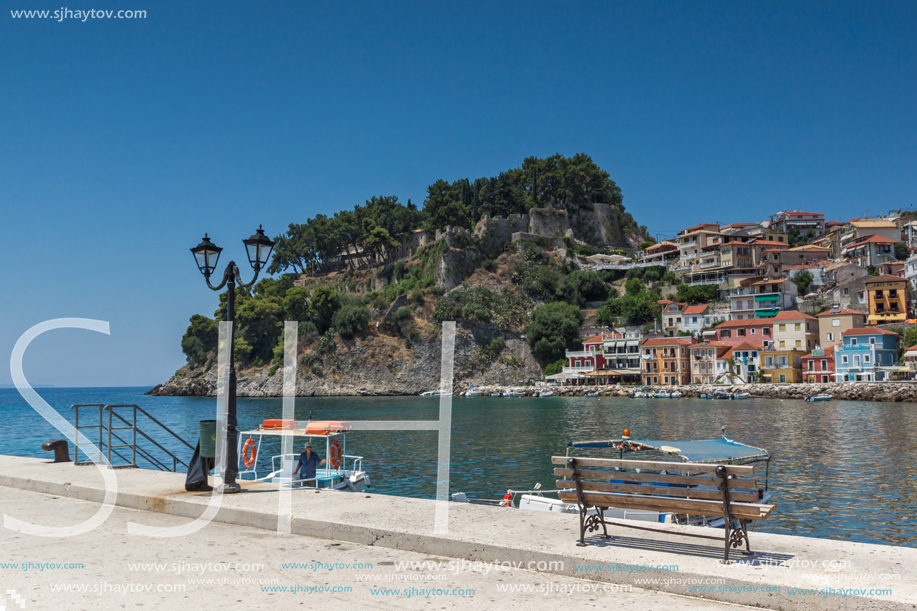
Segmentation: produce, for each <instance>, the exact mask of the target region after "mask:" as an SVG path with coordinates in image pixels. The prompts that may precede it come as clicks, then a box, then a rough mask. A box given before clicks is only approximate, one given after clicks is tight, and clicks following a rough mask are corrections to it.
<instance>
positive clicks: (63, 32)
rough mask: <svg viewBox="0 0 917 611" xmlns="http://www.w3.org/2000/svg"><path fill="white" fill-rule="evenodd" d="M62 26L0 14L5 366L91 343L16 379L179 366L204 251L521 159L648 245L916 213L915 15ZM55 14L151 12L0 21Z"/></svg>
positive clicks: (369, 6) (219, 11)
mask: <svg viewBox="0 0 917 611" xmlns="http://www.w3.org/2000/svg"><path fill="white" fill-rule="evenodd" d="M80 2H81V4H80V5H79V6H73V5H72V3H69V4H68V3H58V4H56V5H55V4H53V3H52V2H50V1H49V0H3V2H2V3H0V5H2V6H3V9H4V10H3V13H0V58H2V59H0V117H2V128H0V185H2V186H0V201H2V208H0V209H2V224H3V234H2V239H0V254H2V257H0V261H2V271H3V274H2V278H3V280H4V284H3V297H2V300H0V303H2V306H0V354H2V355H3V363H7V362H8V358H9V354H10V352H11V350H12V347H13V344H14V343H15V341H16V339H17V338H18V337H19V335H20V334H21V333H22V332H24V331H25V330H26V329H27V328H29V327H30V326H32V325H34V324H36V323H39V322H41V321H44V320H47V319H50V318H57V317H86V318H96V319H102V320H107V321H109V322H110V323H111V336H108V337H106V336H102V335H98V334H94V333H91V332H84V331H58V332H54V333H52V334H50V335H47V336H45V337H43V338H41V339H39V340H36V342H35V343H34V344H33V346H32V349H31V350H30V352H29V354H28V356H27V359H26V374H27V375H28V376H29V377H30V378H31V380H32V381H34V382H35V383H43V384H53V385H57V386H68V385H71V386H91V385H112V386H116V385H117V386H126V385H152V384H154V383H156V382H160V381H164V380H165V379H166V378H167V377H168V376H169V375H170V374H171V373H173V372H174V370H175V369H176V368H178V367H179V366H181V365H182V364H183V362H184V357H183V355H182V353H181V350H180V347H179V341H180V337H181V334H182V333H183V331H184V329H185V327H186V326H187V324H188V317H189V316H190V315H191V314H193V313H195V312H202V313H206V314H208V315H209V314H212V312H213V310H214V308H215V306H216V302H217V297H216V294H215V293H212V292H211V291H209V290H208V289H206V288H205V287H204V284H203V280H202V278H201V276H200V274H199V273H198V271H197V270H196V268H195V267H194V263H193V261H192V258H191V255H190V253H189V252H188V248H190V247H191V246H194V245H195V244H197V242H198V241H199V240H200V238H201V235H202V234H203V233H204V232H205V231H208V232H209V233H210V235H211V237H213V239H214V241H215V242H216V243H217V244H219V245H221V246H223V247H224V248H225V249H226V250H225V251H224V256H225V257H226V259H225V260H228V259H229V258H230V257H234V258H236V259H237V261H239V260H243V259H244V254H243V247H242V243H241V239H242V238H244V237H247V236H248V235H250V234H251V233H252V231H253V230H254V229H255V228H256V227H257V226H258V224H259V223H263V224H264V227H265V229H267V230H268V232H269V233H270V234H271V235H276V234H277V233H280V232H281V231H283V230H284V229H285V228H286V225H287V224H288V223H290V222H300V221H303V220H304V219H306V218H307V217H309V216H312V215H314V214H316V213H319V212H323V213H326V214H332V213H334V212H335V211H337V210H339V209H341V208H344V207H351V206H353V205H354V204H356V203H360V202H362V201H363V200H365V199H366V198H368V197H369V196H371V195H377V194H393V195H397V196H398V197H399V198H401V200H402V201H406V200H407V199H408V198H411V199H412V200H413V201H414V202H415V203H418V204H420V203H421V202H422V201H423V197H424V193H425V188H426V186H427V185H428V184H430V183H431V182H433V181H434V180H436V179H437V178H445V179H447V180H454V179H456V178H460V177H466V176H467V177H472V178H473V177H478V176H491V175H494V174H496V173H498V172H500V171H501V170H504V169H507V168H511V167H515V166H516V165H518V164H519V163H520V162H521V161H522V159H523V158H524V157H526V156H529V155H537V156H545V155H551V154H554V153H558V152H559V153H563V154H573V153H577V152H585V153H588V154H589V155H591V156H592V157H593V159H594V160H595V161H596V162H597V163H598V164H599V165H601V166H602V167H603V168H605V169H607V170H608V171H609V172H610V173H611V175H612V177H613V178H614V179H615V180H616V181H617V183H618V184H619V185H620V187H621V189H622V190H623V192H624V202H625V205H626V207H627V209H628V210H629V211H630V212H631V213H633V215H634V216H635V217H636V219H637V221H638V222H639V223H641V224H645V225H647V226H648V227H649V229H650V231H651V232H652V233H657V232H659V233H662V234H664V235H669V234H673V233H674V232H676V231H677V230H679V229H681V228H683V227H685V226H688V225H693V224H696V223H698V222H702V221H720V222H723V223H725V222H730V221H749V220H761V219H763V218H766V217H767V215H769V214H772V213H774V212H776V211H778V210H782V209H785V208H789V209H794V208H802V209H806V210H810V209H811V210H816V211H824V212H826V213H827V214H828V215H829V218H835V219H844V218H845V217H846V218H849V217H851V216H862V215H864V214H865V213H866V212H867V211H868V212H869V213H871V214H875V213H878V212H880V211H885V210H888V209H890V208H898V207H901V206H905V207H907V206H912V205H914V204H917V172H915V165H917V163H915V162H917V144H915V134H917V129H915V128H917V113H915V111H914V110H915V108H917V78H915V75H917V37H915V36H914V32H915V30H917V4H915V3H913V2H881V3H865V2H864V3H847V2H822V3H818V2H805V3H801V2H789V3H780V2H759V3H755V4H744V3H738V2H724V3H708V2H691V3H688V2H661V3H652V2H575V1H574V2H550V3H546V2H518V3H509V2H500V3H494V2H482V3H472V2H460V3H449V4H447V3H441V2H416V3H413V2H375V3H369V2H365V3H361V2H356V3H354V2H322V3H317V2H251V1H247V2H219V3H216V2H209V3H200V2H198V3H195V2H177V1H170V2H151V1H150V0H131V1H130V2H126V1H125V2H119V3H112V2H105V1H102V0H86V1H83V0H80ZM61 4H68V8H70V9H71V10H73V9H91V8H95V9H112V8H113V9H123V8H131V9H145V10H147V11H148V16H147V18H146V19H142V20H117V19H111V20H103V19H90V20H88V21H87V22H85V23H84V22H81V21H76V20H67V21H64V22H61V23H59V22H57V21H53V20H37V19H33V20H26V19H13V18H12V16H11V15H10V12H9V10H7V9H23V8H24V9H51V10H54V9H58V8H60V5H61ZM495 5H496V6H495ZM225 260H224V262H225ZM245 267H246V276H247V275H248V274H249V273H250V272H249V270H248V269H247V266H245ZM9 382H10V376H9V368H8V365H6V364H4V365H3V366H2V367H0V384H4V383H9Z"/></svg>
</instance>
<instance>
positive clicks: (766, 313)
mask: <svg viewBox="0 0 917 611" xmlns="http://www.w3.org/2000/svg"><path fill="white" fill-rule="evenodd" d="M779 313H780V311H779V310H761V311H756V312H755V318H773V317H774V316H776V315H777V314H779Z"/></svg>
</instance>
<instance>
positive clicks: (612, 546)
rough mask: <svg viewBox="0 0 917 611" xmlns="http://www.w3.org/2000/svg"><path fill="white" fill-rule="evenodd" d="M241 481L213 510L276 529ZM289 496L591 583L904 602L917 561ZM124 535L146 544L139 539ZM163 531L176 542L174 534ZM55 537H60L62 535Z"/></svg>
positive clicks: (425, 541)
mask: <svg viewBox="0 0 917 611" xmlns="http://www.w3.org/2000/svg"><path fill="white" fill-rule="evenodd" d="M115 474H116V476H117V480H118V486H119V493H118V499H117V504H118V505H119V506H121V507H128V508H133V509H140V510H144V511H151V512H157V513H165V514H169V515H171V516H183V517H184V518H194V517H197V516H199V515H200V514H201V513H202V511H203V510H204V507H205V506H206V504H207V502H208V499H209V496H210V495H209V493H205V494H201V493H187V492H185V491H184V489H183V482H184V476H183V475H181V474H173V473H161V472H156V471H144V470H136V469H132V470H118V471H116V472H115ZM0 486H6V487H12V488H19V489H23V490H29V491H35V492H42V493H46V494H52V495H55V496H59V497H66V498H69V499H81V500H89V501H93V502H96V503H98V502H100V501H101V500H102V498H103V497H104V487H103V486H102V478H101V475H100V472H99V470H98V469H97V468H95V467H92V466H87V467H75V466H73V465H72V464H52V463H50V462H48V461H47V460H43V459H34V458H18V457H9V456H0ZM247 487H248V490H249V491H248V492H245V493H243V494H238V495H232V496H225V497H223V501H222V506H221V508H220V510H219V513H218V514H217V516H216V518H215V521H217V522H221V523H224V524H234V525H238V526H245V527H254V528H259V529H263V531H262V532H265V531H274V530H276V525H277V507H278V504H277V503H278V496H279V495H277V494H276V492H274V491H272V490H270V489H268V488H267V487H266V486H264V485H262V486H251V485H247ZM2 492H3V493H5V492H6V490H2ZM292 500H293V506H292V513H293V521H292V533H293V534H297V535H305V536H308V537H315V538H318V539H325V540H330V541H335V542H339V543H344V542H349V543H354V544H360V545H364V546H372V547H373V548H387V549H388V550H392V549H394V550H399V551H407V552H415V553H420V554H425V555H438V556H442V557H446V558H450V559H458V560H462V561H466V562H468V563H475V562H476V563H482V566H483V563H488V562H490V563H493V562H497V561H499V562H509V563H523V566H529V565H530V563H533V564H531V566H532V567H533V568H535V569H537V570H539V572H540V574H541V579H547V580H551V579H557V578H559V577H576V578H584V579H587V580H588V581H589V582H591V583H595V584H608V585H628V586H634V587H637V588H641V589H643V590H652V591H655V592H660V593H666V594H679V595H687V596H691V597H694V598H703V599H707V600H716V601H721V602H729V603H736V604H745V605H755V606H761V607H766V608H772V609H786V610H790V609H793V610H795V609H827V608H831V609H835V608H839V607H840V608H845V609H883V610H885V609H914V606H913V601H915V600H917V576H915V575H917V572H915V571H914V570H913V568H912V567H914V566H917V550H915V549H910V548H896V547H892V546H880V545H868V544H862V543H851V542H844V541H831V540H824V539H814V538H807V537H790V536H784V535H774V534H768V533H759V532H754V531H752V532H751V533H750V539H751V545H752V549H753V550H754V551H755V552H756V553H755V554H754V556H752V557H751V558H744V559H743V558H742V557H741V556H739V555H737V556H736V558H737V559H738V560H740V561H739V562H736V563H734V564H731V565H728V566H725V565H722V564H720V563H719V562H718V560H719V558H721V555H722V543H717V542H715V541H709V542H707V541H704V542H702V543H698V542H697V541H698V540H696V539H686V538H684V537H678V536H675V535H676V534H677V533H698V532H703V533H704V534H711V533H710V531H709V530H707V529H696V528H692V527H684V526H674V525H667V526H665V529H666V530H667V531H669V532H667V533H649V532H643V531H633V530H629V529H623V528H617V527H611V528H610V529H609V531H610V534H611V535H612V538H611V539H609V540H606V541H601V540H598V539H595V538H594V537H593V538H592V542H593V545H590V546H589V547H584V548H581V547H577V546H576V545H575V543H576V534H577V519H576V517H575V516H569V515H560V514H548V513H539V512H525V511H518V510H511V509H502V508H493V507H484V506H475V505H467V504H459V503H451V504H450V507H449V514H450V515H449V517H450V519H449V531H448V533H446V534H434V532H433V516H434V505H435V503H434V502H432V501H429V500H425V499H413V498H403V497H392V496H383V495H376V494H363V493H348V492H321V493H316V492H314V491H305V490H302V491H295V493H294V494H293V499H292ZM70 505H71V503H69V502H63V503H62V504H61V513H62V515H64V516H67V515H69V514H70V509H69V508H70ZM777 510H778V511H779V507H778V508H777ZM7 513H9V514H10V515H13V516H14V517H17V518H20V519H28V516H29V511H28V509H27V508H22V509H20V510H19V511H17V512H12V511H7ZM142 515H143V517H148V514H142ZM34 521H35V522H39V520H38V519H37V518H36V519H35V520H34ZM78 521H79V520H77V519H76V518H73V519H72V520H70V522H71V523H75V522H78ZM135 521H140V520H139V519H138V520H135ZM184 521H185V522H187V521H188V520H184ZM217 526H218V525H216V524H211V525H210V526H208V527H207V529H210V528H215V527H217ZM124 532H125V535H126V531H124ZM264 536H265V537H267V536H268V534H267V533H266V532H265V535H264ZM270 536H271V537H273V535H270ZM136 541H137V543H136V544H137V545H142V546H146V545H152V543H149V542H148V541H151V540H148V539H136ZM172 541H173V545H180V546H181V549H184V546H185V544H184V543H183V542H182V540H181V539H172ZM60 543H61V544H62V545H64V546H66V545H68V543H67V540H60ZM265 547H266V548H267V547H269V546H265ZM364 549H365V548H364ZM392 587H396V586H394V585H393V586H392Z"/></svg>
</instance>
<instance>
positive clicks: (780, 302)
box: [751, 278, 799, 318]
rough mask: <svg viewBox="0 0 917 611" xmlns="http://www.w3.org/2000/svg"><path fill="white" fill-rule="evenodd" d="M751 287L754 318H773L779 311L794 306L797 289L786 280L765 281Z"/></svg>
mask: <svg viewBox="0 0 917 611" xmlns="http://www.w3.org/2000/svg"><path fill="white" fill-rule="evenodd" d="M751 286H752V288H753V289H754V301H755V318H773V317H774V316H776V315H777V313H778V312H780V311H781V310H789V309H791V308H793V307H795V306H796V296H797V295H798V293H799V289H797V288H796V284H795V283H793V282H791V281H790V280H787V279H786V278H775V279H765V280H762V281H760V282H755V283H752V285H751Z"/></svg>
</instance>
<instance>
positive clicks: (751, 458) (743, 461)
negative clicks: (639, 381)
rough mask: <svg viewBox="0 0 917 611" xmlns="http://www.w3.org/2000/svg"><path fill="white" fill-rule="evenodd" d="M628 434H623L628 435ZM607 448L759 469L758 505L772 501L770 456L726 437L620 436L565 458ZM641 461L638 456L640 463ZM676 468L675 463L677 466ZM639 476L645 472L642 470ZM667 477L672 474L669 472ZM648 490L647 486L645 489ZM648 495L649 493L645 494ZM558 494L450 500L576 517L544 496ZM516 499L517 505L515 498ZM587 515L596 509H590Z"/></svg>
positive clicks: (674, 518)
mask: <svg viewBox="0 0 917 611" xmlns="http://www.w3.org/2000/svg"><path fill="white" fill-rule="evenodd" d="M627 432H628V431H625V433H627ZM594 448H609V449H611V450H614V451H617V453H618V456H617V457H623V456H624V454H625V453H630V452H641V453H647V454H649V456H647V457H646V458H647V459H650V460H652V459H654V458H660V459H669V460H671V458H672V457H673V456H676V457H678V458H679V459H681V461H682V462H690V463H715V464H726V465H754V466H758V465H762V464H763V466H764V468H765V472H764V477H763V483H764V487H763V488H761V489H759V490H758V496H759V498H760V501H759V502H761V503H767V501H768V500H769V499H770V498H771V495H770V493H769V492H768V475H769V465H770V459H771V456H770V454H769V453H768V451H767V450H765V449H763V448H756V447H754V446H749V445H746V444H743V443H739V442H737V441H734V440H732V439H729V438H727V437H726V436H725V434H724V435H723V436H722V438H721V439H708V440H699V441H654V440H634V439H630V438H629V437H628V436H626V435H625V436H622V438H621V439H611V440H602V441H574V442H570V443H568V444H567V455H568V456H569V455H570V452H571V450H574V449H594ZM643 458H644V457H643V456H641V457H640V459H643ZM676 464H677V463H676ZM642 472H647V471H646V470H643V471H642ZM669 472H670V473H674V471H672V470H669ZM621 477H622V479H626V472H622V474H621ZM647 488H648V489H650V487H649V486H647ZM695 488H696V489H697V490H698V491H709V490H717V488H716V487H715V486H696V487H695ZM648 491H649V490H648ZM558 492H560V490H541V484H536V485H535V487H534V489H532V490H507V492H506V495H505V496H504V497H503V500H502V501H495V500H484V499H482V500H477V499H468V498H467V497H466V495H465V494H464V493H457V494H453V495H452V497H453V500H456V501H460V502H470V503H481V504H489V505H496V504H498V503H499V504H501V505H502V506H504V507H515V508H517V509H526V510H530V511H549V512H553V513H573V514H578V513H579V506H578V505H577V504H576V503H568V502H566V501H563V500H561V499H559V498H553V497H551V496H546V495H548V494H556V493H558ZM517 497H518V503H517V502H516V498H517ZM589 511H590V513H591V512H593V511H595V509H590V510H589ZM604 513H605V517H606V518H618V519H624V520H637V521H643V522H657V523H664V524H690V525H694V526H709V527H713V528H722V527H723V519H722V518H720V519H716V518H714V519H710V518H706V517H703V516H689V515H685V514H674V513H672V512H662V511H650V510H643V509H640V510H633V509H621V508H607V509H605V511H604Z"/></svg>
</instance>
